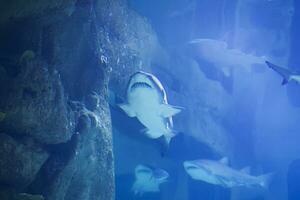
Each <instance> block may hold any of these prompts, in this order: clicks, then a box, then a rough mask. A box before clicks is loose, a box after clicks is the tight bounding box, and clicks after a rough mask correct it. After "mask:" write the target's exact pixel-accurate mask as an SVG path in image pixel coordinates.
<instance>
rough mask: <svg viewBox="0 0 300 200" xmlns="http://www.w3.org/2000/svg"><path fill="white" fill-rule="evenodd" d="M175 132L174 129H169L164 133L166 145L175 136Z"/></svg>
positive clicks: (168, 144) (176, 132)
mask: <svg viewBox="0 0 300 200" xmlns="http://www.w3.org/2000/svg"><path fill="white" fill-rule="evenodd" d="M177 134H178V131H175V130H170V131H169V132H168V133H167V134H164V137H165V141H166V145H167V147H169V146H170V142H171V139H172V138H173V137H175V136H176V135H177Z"/></svg>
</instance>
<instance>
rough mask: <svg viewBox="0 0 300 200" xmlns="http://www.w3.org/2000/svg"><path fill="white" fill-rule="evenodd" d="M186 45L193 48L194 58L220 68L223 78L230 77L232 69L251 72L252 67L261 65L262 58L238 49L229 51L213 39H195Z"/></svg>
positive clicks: (223, 44) (221, 43) (224, 45)
mask: <svg viewBox="0 0 300 200" xmlns="http://www.w3.org/2000/svg"><path fill="white" fill-rule="evenodd" d="M188 44H189V45H190V46H191V47H193V49H194V52H195V56H201V57H202V58H203V59H205V60H206V61H209V62H211V63H213V64H214V65H215V66H216V67H218V68H220V69H221V70H222V72H223V73H224V75H225V76H230V75H231V71H232V69H233V67H238V66H239V67H243V68H244V69H246V70H247V71H251V67H252V66H253V65H263V64H264V57H258V56H254V55H251V54H246V53H244V52H242V51H241V50H239V49H230V48H228V45H227V43H226V42H224V41H219V40H214V39H202V38H201V39H195V40H192V41H190V42H188Z"/></svg>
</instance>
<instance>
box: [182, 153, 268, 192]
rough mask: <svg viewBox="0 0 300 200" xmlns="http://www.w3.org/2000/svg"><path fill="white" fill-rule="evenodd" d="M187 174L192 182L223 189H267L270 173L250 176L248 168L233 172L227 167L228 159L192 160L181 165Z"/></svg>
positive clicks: (233, 170)
mask: <svg viewBox="0 0 300 200" xmlns="http://www.w3.org/2000/svg"><path fill="white" fill-rule="evenodd" d="M183 166H184V169H185V171H186V172H187V174H188V175H189V176H190V177H191V178H192V179H194V180H201V181H204V182H207V183H210V184H214V185H220V186H223V187H225V188H234V187H246V188H263V189H267V188H268V186H269V183H270V181H271V178H272V173H269V174H265V175H261V176H252V175H250V173H249V172H250V170H249V167H246V168H243V169H241V170H235V169H233V168H231V167H229V166H228V158H226V157H224V158H222V159H221V160H218V161H214V160H204V159H203V160H192V161H185V162H184V163H183Z"/></svg>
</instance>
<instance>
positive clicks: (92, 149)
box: [46, 102, 114, 200]
mask: <svg viewBox="0 0 300 200" xmlns="http://www.w3.org/2000/svg"><path fill="white" fill-rule="evenodd" d="M102 103H103V102H101V104H102ZM96 115H97V117H98V118H99V119H101V124H94V125H93V123H92V121H93V119H91V117H90V116H89V115H88V113H83V115H82V116H81V117H80V119H81V120H80V121H82V122H81V124H84V125H81V128H80V129H79V130H80V131H79V133H78V134H77V135H75V136H74V137H75V138H74V140H75V145H74V149H73V154H72V155H71V158H70V159H69V160H68V162H67V163H66V165H65V167H64V168H63V170H61V171H60V172H59V173H58V175H57V176H56V177H55V178H54V181H53V183H52V184H51V186H50V188H49V190H48V192H47V195H46V196H47V199H49V200H57V199H62V197H63V199H65V200H73V199H81V200H90V199H98V200H102V199H113V197H114V183H113V181H111V180H113V179H114V177H113V175H114V172H113V171H114V168H113V154H112V142H111V139H110V138H111V128H110V120H109V116H110V115H109V110H107V109H106V110H103V111H98V112H97V114H96ZM103 191H105V192H103Z"/></svg>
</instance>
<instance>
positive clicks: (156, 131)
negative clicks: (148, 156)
mask: <svg viewBox="0 0 300 200" xmlns="http://www.w3.org/2000/svg"><path fill="white" fill-rule="evenodd" d="M119 107H120V108H121V109H122V110H123V111H124V112H125V113H126V114H127V115H128V116H129V117H137V119H138V120H139V121H140V122H141V123H142V124H143V125H144V126H145V127H146V128H145V130H143V131H142V132H143V133H145V134H146V135H147V136H148V137H149V138H152V139H157V138H160V137H162V136H163V137H164V138H165V141H166V144H167V145H168V144H169V143H170V140H171V138H172V137H174V136H175V135H176V134H175V132H174V131H173V130H172V128H173V120H172V116H174V115H175V114H177V113H179V112H180V111H181V108H180V107H177V106H171V105H169V104H168V100H167V94H166V91H165V89H164V87H163V86H162V84H161V82H160V81H159V80H158V79H157V78H156V77H155V76H154V75H152V74H149V73H146V72H142V71H139V72H136V73H135V74H133V75H132V76H131V78H130V80H129V83H128V87H127V102H126V103H123V104H119Z"/></svg>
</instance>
